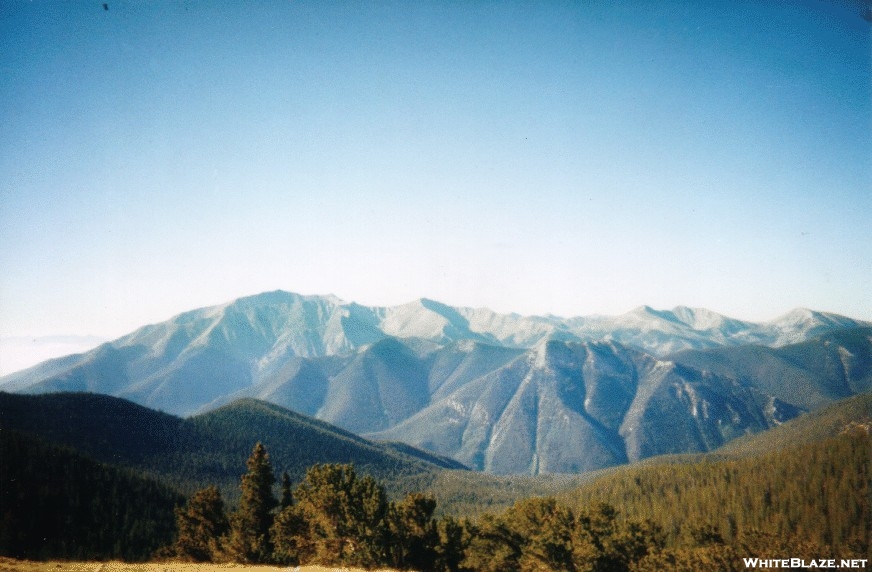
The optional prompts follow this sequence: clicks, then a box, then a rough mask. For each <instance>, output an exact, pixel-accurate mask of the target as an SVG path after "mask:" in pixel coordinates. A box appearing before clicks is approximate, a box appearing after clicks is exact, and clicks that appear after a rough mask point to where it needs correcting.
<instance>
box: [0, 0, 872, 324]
mask: <svg viewBox="0 0 872 572" xmlns="http://www.w3.org/2000/svg"><path fill="white" fill-rule="evenodd" d="M619 4H620V6H618V7H614V6H611V3H610V2H598V1H594V2H558V1H554V2H538V1H537V2H533V1H531V2H508V1H506V2H489V1H474V2H466V1H447V2H441V1H439V2H437V1H435V0H434V1H422V2H405V1H402V2H387V1H381V0H378V1H373V2H361V1H355V2H305V1H304V2H279V1H276V2H235V1H232V2H230V1H228V2H226V3H221V2H213V1H196V0H191V1H177V2H176V1H174V2H162V1H150V2H127V1H116V0H109V1H108V4H107V6H108V10H107V9H104V6H103V3H102V2H101V1H96V2H91V1H88V2H85V1H73V2H66V1H64V2H50V1H34V2H29V1H28V2H25V1H10V0H4V1H3V2H2V4H0V336H42V335H60V334H65V335H66V334H78V335H84V334H92V335H98V336H105V337H117V336H120V335H122V334H125V333H127V332H129V331H132V330H133V329H135V328H137V327H139V326H141V325H144V324H147V323H153V322H158V321H162V320H165V319H167V318H169V317H171V316H172V315H174V314H176V313H179V312H182V311H184V310H188V309H193V308H196V307H201V306H207V305H212V304H218V303H223V302H226V301H229V300H231V299H234V298H237V297H240V296H244V295H249V294H256V293H258V292H262V291H266V290H274V289H284V290H289V291H293V292H298V293H302V294H330V293H332V294H335V295H337V296H339V297H340V298H343V299H345V300H349V301H352V300H353V301H357V302H360V303H362V304H367V305H394V304H401V303H405V302H408V301H411V300H414V299H416V298H420V297H428V298H434V299H437V300H440V301H443V302H446V303H449V304H453V305H461V306H474V307H479V306H484V307H489V308H491V309H493V310H496V311H501V312H518V313H521V314H545V313H552V314H557V315H562V316H578V315H588V314H620V313H623V312H626V311H629V310H630V309H632V308H634V307H636V306H639V305H641V304H648V305H651V306H654V307H658V308H671V307H673V306H676V305H679V304H682V305H689V306H697V307H707V308H710V309H712V310H714V311H717V312H720V313H723V314H727V315H729V316H733V317H737V318H744V319H750V320H755V321H765V320H769V319H772V318H775V317H777V316H778V315H781V314H784V313H786V312H787V311H789V310H791V309H792V308H794V307H800V306H801V307H809V308H813V309H816V310H823V311H832V312H837V313H842V314H846V315H849V316H851V317H855V318H863V319H872V256H870V255H872V224H870V218H872V217H870V215H872V190H870V189H872V88H870V77H872V70H870V46H872V41H870V23H869V22H868V21H866V20H864V19H863V18H862V17H861V12H862V9H861V6H860V4H859V3H852V2H849V1H844V2H837V1H824V0H808V1H799V0H797V1H786V2H771V1H764V0H760V1H744V0H737V1H731V2H697V1H693V2H691V1H689V0H688V1H686V2H649V1H644V2H642V1H640V2H621V3H619Z"/></svg>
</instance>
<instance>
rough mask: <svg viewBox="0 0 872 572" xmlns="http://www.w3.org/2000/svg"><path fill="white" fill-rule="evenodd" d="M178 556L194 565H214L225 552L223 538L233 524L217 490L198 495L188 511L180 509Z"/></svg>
mask: <svg viewBox="0 0 872 572" xmlns="http://www.w3.org/2000/svg"><path fill="white" fill-rule="evenodd" d="M176 527H177V529H178V537H177V538H176V543H175V546H174V548H175V554H176V556H178V557H180V558H183V559H186V560H193V561H194V562H212V561H214V560H215V559H216V557H217V556H218V555H219V554H220V552H221V545H220V543H221V538H222V537H223V536H224V535H225V534H227V532H228V530H229V529H230V524H229V522H228V520H227V515H226V514H225V513H224V501H223V499H222V498H221V493H220V491H219V490H218V488H217V487H214V486H211V487H208V488H205V489H202V490H200V491H197V492H196V493H194V495H193V496H191V498H190V499H189V500H188V503H187V505H185V507H184V508H177V509H176Z"/></svg>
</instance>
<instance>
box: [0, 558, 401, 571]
mask: <svg viewBox="0 0 872 572" xmlns="http://www.w3.org/2000/svg"><path fill="white" fill-rule="evenodd" d="M0 572H364V571H363V570H361V569H360V568H325V567H323V566H300V567H296V566H290V567H286V566H285V567H280V566H243V565H242V564H192V563H188V562H148V563H138V564H130V563H126V562H57V561H51V562H31V561H29V560H13V559H11V558H0ZM382 572H389V571H388V570H382Z"/></svg>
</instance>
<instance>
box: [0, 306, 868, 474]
mask: <svg viewBox="0 0 872 572" xmlns="http://www.w3.org/2000/svg"><path fill="white" fill-rule="evenodd" d="M851 332H853V333H851ZM792 340H793V341H794V342H793V343H791V344H786V342H788V341H792ZM796 340H798V341H796ZM870 340H872V324H869V323H866V322H861V321H857V320H852V319H850V318H847V317H844V316H838V315H835V314H826V313H821V312H814V311H811V310H805V309H797V310H794V311H792V312H790V313H788V314H785V315H784V316H782V317H780V318H778V319H776V320H773V321H771V322H767V323H763V324H753V323H750V322H743V321H741V320H735V319H732V318H728V317H725V316H722V315H720V314H717V313H715V312H711V311H709V310H705V309H701V308H689V307H685V306H678V307H676V308H673V309H672V310H655V309H653V308H651V307H649V306H642V307H639V308H637V309H635V310H633V311H631V312H629V313H627V314H624V315H622V316H617V317H602V316H600V317H591V318H572V319H568V320H565V319H562V318H557V317H553V316H545V317H542V316H538V317H537V316H532V317H530V316H527V317H525V316H519V315H517V314H497V313H495V312H492V311H490V310H487V309H482V308H479V309H474V308H454V307H451V306H448V305H446V304H442V303H440V302H437V301H434V300H430V299H427V298H421V299H419V300H416V301H413V302H410V303H408V304H404V305H401V306H394V307H366V306H362V305H359V304H356V303H354V302H351V303H345V302H342V301H341V300H339V299H338V298H336V297H333V296H326V297H325V296H301V295H299V294H293V293H289V292H283V291H275V292H268V293H264V294H261V295H256V296H249V297H245V298H240V299H238V300H234V301H232V302H228V303H226V304H223V305H219V306H212V307H208V308H201V309H198V310H192V311H189V312H185V313H182V314H179V315H177V316H175V317H174V318H172V319H170V320H167V321H165V322H162V323H159V324H151V325H148V326H144V327H142V328H139V329H138V330H136V331H134V332H131V333H130V334H128V335H126V336H123V337H122V338H119V339H117V340H114V341H112V342H109V343H106V344H103V345H101V346H99V347H98V348H95V349H94V350H92V351H90V352H86V353H84V354H79V355H77V356H67V357H65V358H59V359H57V360H50V361H48V362H45V363H43V364H41V365H39V366H36V367H34V368H31V369H29V370H25V371H24V372H19V373H17V374H12V375H9V376H6V377H4V378H2V379H0V391H13V392H21V393H48V392H58V391H89V392H95V393H104V394H107V395H114V396H117V397H122V398H125V399H130V400H132V401H134V402H136V403H139V404H141V405H144V406H146V407H149V408H152V409H159V410H164V411H167V412H168V413H172V414H175V415H182V416H189V415H195V414H203V413H207V412H208V411H210V410H213V409H216V408H219V407H222V406H224V405H226V404H228V403H230V402H231V401H234V400H236V399H239V398H246V397H250V398H257V399H262V400H266V401H270V402H273V403H275V404H278V405H280V406H282V407H286V408H289V409H293V410H295V411H298V412H299V413H302V414H304V415H308V416H312V417H316V418H318V419H321V420H323V421H326V422H329V423H331V424H334V425H337V426H340V427H342V428H343V429H345V430H348V431H352V432H354V433H359V434H364V435H367V436H371V437H377V438H380V439H382V438H383V439H387V440H391V441H397V442H403V443H406V444H409V445H413V446H416V447H419V448H423V449H426V450H428V451H430V452H432V453H434V454H437V455H442V456H445V457H451V458H453V459H456V460H457V461H459V462H461V463H463V464H466V465H468V466H470V467H473V468H476V469H481V470H486V471H490V472H495V473H501V474H512V473H523V474H538V473H541V472H567V471H568V472H577V471H588V470H595V469H598V468H602V467H604V466H610V465H614V464H621V463H626V462H632V461H636V460H639V459H642V458H646V457H650V456H653V455H659V454H665V453H681V452H704V451H707V450H711V449H713V448H716V447H718V446H720V445H722V444H723V443H725V442H727V441H729V440H731V439H733V438H735V437H738V436H741V435H744V434H747V433H749V432H758V431H762V430H765V429H767V428H769V427H772V426H774V425H777V424H779V423H781V422H783V421H785V420H787V419H791V418H793V417H796V416H797V415H799V414H801V413H803V412H806V411H810V410H813V409H815V408H817V407H820V406H823V405H826V404H827V403H829V402H831V401H833V400H836V399H839V398H843V397H846V396H849V395H851V394H854V393H862V392H867V391H872V374H870V371H872V366H870V365H869V364H870V361H872V360H870V357H869V356H870V354H872V349H870V345H872V344H870ZM763 342H766V343H763ZM803 344H805V345H803ZM652 348H654V349H653V350H652ZM655 350H656V351H655Z"/></svg>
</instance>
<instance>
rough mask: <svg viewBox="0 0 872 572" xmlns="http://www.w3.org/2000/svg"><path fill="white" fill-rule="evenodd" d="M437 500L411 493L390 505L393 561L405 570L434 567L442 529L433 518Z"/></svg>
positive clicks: (389, 524) (394, 564) (396, 565)
mask: <svg viewBox="0 0 872 572" xmlns="http://www.w3.org/2000/svg"><path fill="white" fill-rule="evenodd" d="M434 510H436V499H434V498H433V497H432V496H427V495H424V494H421V493H412V494H409V495H408V496H406V498H405V499H403V501H402V502H400V503H397V504H391V507H390V511H389V518H388V526H389V530H390V535H391V542H390V546H389V547H388V548H389V550H390V553H391V563H392V565H393V566H395V567H396V568H400V569H402V570H408V569H414V570H422V569H425V568H428V567H432V566H433V563H434V562H435V561H436V559H437V556H438V553H437V548H438V546H439V530H438V529H437V528H436V521H435V520H433V511H434Z"/></svg>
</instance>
